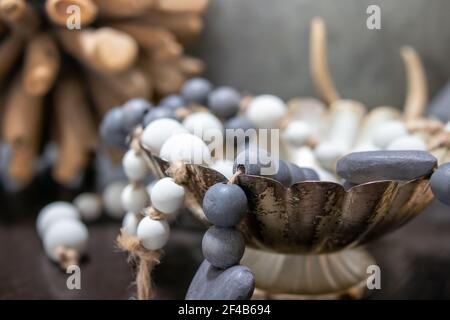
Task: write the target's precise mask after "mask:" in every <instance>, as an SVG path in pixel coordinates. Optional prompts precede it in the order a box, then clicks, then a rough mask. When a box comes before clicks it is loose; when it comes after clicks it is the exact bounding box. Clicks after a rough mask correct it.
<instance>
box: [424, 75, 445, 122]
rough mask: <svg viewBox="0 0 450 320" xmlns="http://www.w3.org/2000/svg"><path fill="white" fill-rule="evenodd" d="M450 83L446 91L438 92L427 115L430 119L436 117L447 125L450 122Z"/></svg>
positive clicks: (428, 108)
mask: <svg viewBox="0 0 450 320" xmlns="http://www.w3.org/2000/svg"><path fill="white" fill-rule="evenodd" d="M449 104H450V82H448V83H447V84H446V85H445V87H444V89H442V90H441V91H439V92H438V94H437V95H436V96H435V97H434V98H433V100H432V101H431V103H430V105H429V106H428V107H427V113H428V115H429V116H430V117H435V118H438V119H439V120H441V121H442V122H444V123H446V122H448V121H450V108H449V107H448V106H449Z"/></svg>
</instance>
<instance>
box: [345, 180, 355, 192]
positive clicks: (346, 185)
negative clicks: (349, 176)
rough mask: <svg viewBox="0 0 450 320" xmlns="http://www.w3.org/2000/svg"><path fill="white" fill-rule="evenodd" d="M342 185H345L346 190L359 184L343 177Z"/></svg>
mask: <svg viewBox="0 0 450 320" xmlns="http://www.w3.org/2000/svg"><path fill="white" fill-rule="evenodd" d="M342 186H343V187H344V189H345V190H349V189H351V188H353V187H354V186H357V184H355V183H351V182H349V181H347V180H345V179H342Z"/></svg>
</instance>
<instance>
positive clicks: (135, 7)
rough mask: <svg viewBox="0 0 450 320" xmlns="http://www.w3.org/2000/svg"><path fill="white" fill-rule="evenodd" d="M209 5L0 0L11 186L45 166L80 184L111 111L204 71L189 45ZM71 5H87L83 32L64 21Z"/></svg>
mask: <svg viewBox="0 0 450 320" xmlns="http://www.w3.org/2000/svg"><path fill="white" fill-rule="evenodd" d="M207 3H208V1H207V0H195V1H187V0H182V1H179V0H177V1H174V0H147V1H134V0H132V1H124V0H46V1H26V0H1V1H0V36H1V42H0V82H1V88H2V89H3V90H2V96H1V106H2V107H1V118H2V122H1V132H2V135H1V136H2V138H1V140H2V152H1V154H2V158H3V159H2V171H3V172H2V177H3V179H2V180H3V182H4V184H5V187H6V189H9V190H12V191H16V190H20V189H22V188H23V187H25V186H26V185H28V184H29V183H30V182H31V181H32V179H33V177H34V176H35V174H36V172H37V171H40V170H43V169H48V167H53V168H52V169H51V170H52V176H53V178H54V179H55V180H56V181H57V182H58V183H60V184H62V185H64V186H68V187H73V186H77V185H79V183H80V180H81V179H82V177H83V173H84V170H85V169H86V167H87V166H88V164H89V160H90V159H91V158H92V154H93V153H94V152H95V150H96V148H97V146H98V139H97V124H98V122H99V120H100V119H101V117H102V115H103V114H104V113H105V112H106V111H107V110H108V109H110V108H112V107H114V106H117V105H120V104H122V103H124V102H125V101H127V100H129V99H130V98H132V97H142V98H147V99H150V100H155V99H159V98H160V97H161V96H165V95H167V94H169V93H172V92H176V91H178V90H179V89H180V87H181V85H182V83H183V82H184V81H185V80H186V79H187V78H189V77H192V76H194V75H197V74H199V73H201V71H202V70H203V64H202V62H201V61H200V60H198V59H195V58H193V57H190V56H188V55H186V54H185V53H184V46H186V45H188V44H190V43H191V42H192V40H193V39H195V37H196V36H197V34H198V33H199V32H200V31H201V29H202V27H203V22H202V17H201V15H202V13H203V12H204V10H205V9H206V6H207ZM71 5H76V6H78V7H79V8H80V16H79V17H80V23H81V30H75V29H74V30H70V29H69V27H68V26H67V23H68V22H69V24H73V23H74V22H76V18H75V20H73V19H72V18H70V19H69V18H68V17H73V16H71V15H70V14H69V13H73V14H75V15H76V12H75V11H71V10H73V9H71V8H70V6H71ZM72 27H73V26H72ZM40 154H42V157H41V158H40V160H39V161H38V159H39V157H40Z"/></svg>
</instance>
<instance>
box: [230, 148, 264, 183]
mask: <svg viewBox="0 0 450 320" xmlns="http://www.w3.org/2000/svg"><path fill="white" fill-rule="evenodd" d="M272 161H273V159H271V156H270V154H269V153H268V152H267V151H266V150H264V149H262V148H258V147H257V146H255V145H248V146H246V148H245V149H244V150H243V151H242V152H240V153H239V154H238V155H237V157H236V159H235V160H234V163H233V173H235V172H236V171H237V170H238V169H242V170H244V173H245V174H250V175H256V176H259V175H263V173H265V172H263V169H264V168H266V170H269V167H271V164H272ZM266 172H267V171H266ZM264 175H265V176H267V177H273V174H264Z"/></svg>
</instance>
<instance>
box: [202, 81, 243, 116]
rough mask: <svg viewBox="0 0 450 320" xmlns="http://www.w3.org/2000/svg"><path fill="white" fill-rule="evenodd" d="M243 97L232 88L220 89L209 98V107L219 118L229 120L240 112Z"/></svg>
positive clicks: (214, 91)
mask: <svg viewBox="0 0 450 320" xmlns="http://www.w3.org/2000/svg"><path fill="white" fill-rule="evenodd" d="M240 101H241V95H240V94H239V92H238V91H237V90H236V89H233V88H231V87H219V88H217V89H215V90H213V91H212V92H211V93H210V94H209V96H208V107H209V109H210V110H211V111H212V113H214V114H215V115H216V116H218V117H219V118H223V119H228V118H231V117H233V116H235V115H236V113H237V112H238V111H239V104H240Z"/></svg>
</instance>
